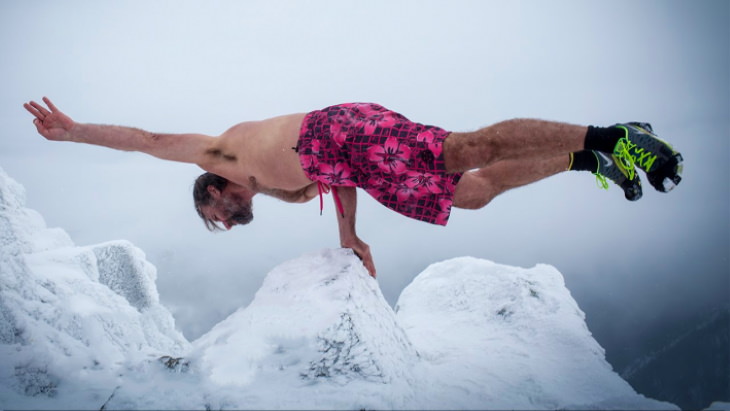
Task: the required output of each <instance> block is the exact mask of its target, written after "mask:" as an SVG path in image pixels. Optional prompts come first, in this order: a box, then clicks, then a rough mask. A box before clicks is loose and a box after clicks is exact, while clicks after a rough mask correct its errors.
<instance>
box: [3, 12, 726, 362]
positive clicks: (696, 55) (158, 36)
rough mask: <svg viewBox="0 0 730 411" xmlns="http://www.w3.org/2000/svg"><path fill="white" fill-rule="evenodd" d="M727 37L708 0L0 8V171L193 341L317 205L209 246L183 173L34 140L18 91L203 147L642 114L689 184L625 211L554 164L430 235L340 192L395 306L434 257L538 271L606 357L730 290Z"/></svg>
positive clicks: (266, 213) (332, 224)
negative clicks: (336, 133) (297, 130)
mask: <svg viewBox="0 0 730 411" xmlns="http://www.w3.org/2000/svg"><path fill="white" fill-rule="evenodd" d="M728 27H730V3H728V2H726V1H700V2H694V1H642V2H633V1H606V2H583V1H560V2H542V1H526V2H490V1H415V0H414V1H387V0H374V1H368V2H347V1H343V2H334V1H293V0H291V1H240V2H233V1H230V2H181V1H174V2H163V1H157V2H144V1H137V2H132V1H129V2H118V3H108V2H91V1H88V2H82V1H76V2H74V1H67V2H50V1H49V2H41V1H22V2H21V1H6V2H2V3H0V34H1V35H0V52H1V53H2V54H1V55H2V60H3V64H1V65H0V79H1V80H0V81H2V90H3V91H2V93H0V120H1V121H2V124H3V125H4V129H3V132H2V133H3V135H2V138H0V167H2V168H3V169H4V170H5V171H6V172H7V173H8V174H9V175H10V176H11V177H13V178H14V179H16V180H18V181H19V182H20V183H21V184H23V185H24V186H25V187H26V189H27V194H28V206H29V207H30V208H33V209H36V210H38V211H39V212H40V213H41V214H42V215H43V216H44V217H45V218H46V220H47V223H48V225H49V226H52V227H62V228H63V229H65V230H66V231H67V232H68V233H69V234H70V235H71V237H72V239H73V240H74V241H75V242H76V243H77V244H79V245H85V244H91V243H98V242H103V241H108V240H112V239H127V240H130V241H132V242H133V243H134V244H135V245H137V246H139V247H141V248H142V249H143V250H145V252H146V253H147V257H148V259H149V260H150V261H152V262H153V263H154V264H155V265H156V266H157V268H158V281H157V284H158V288H159V291H160V294H161V299H162V302H163V304H165V305H166V306H167V307H169V308H170V309H171V311H172V312H173V313H174V315H175V317H176V320H177V324H178V326H179V327H180V328H181V329H182V330H183V332H184V333H185V335H186V336H187V337H188V338H190V339H193V338H196V337H197V336H199V335H200V334H202V333H204V332H206V331H208V330H209V328H210V327H211V326H212V325H213V324H215V323H216V322H218V321H220V320H221V319H222V318H224V317H225V316H227V315H228V314H230V313H231V312H232V311H234V310H235V309H237V308H238V307H240V306H243V305H246V304H248V302H250V300H251V299H252V297H253V294H254V293H255V292H256V290H257V289H258V287H259V286H260V284H261V281H262V279H263V276H264V275H265V274H266V273H267V272H268V271H269V270H270V269H271V268H273V267H274V266H276V265H277V264H279V263H281V262H284V261H286V260H288V259H291V258H295V257H297V256H299V255H301V254H303V253H306V252H311V251H317V250H319V249H321V248H325V247H337V246H339V239H338V236H337V226H336V221H335V214H334V210H335V208H334V205H333V204H332V200H331V199H329V198H326V199H325V211H324V215H323V216H321V217H320V216H319V210H318V201H312V202H310V203H307V204H305V205H291V204H285V203H282V202H279V201H277V200H274V199H270V198H260V197H257V198H256V199H255V200H254V213H255V220H254V222H253V223H252V224H250V225H249V226H247V227H238V228H236V229H234V230H233V231H231V232H227V233H222V234H211V233H209V232H207V231H206V230H205V229H204V227H203V224H202V223H201V222H200V221H199V219H198V217H197V215H196V213H195V211H194V210H193V207H192V198H191V188H192V182H193V180H194V178H195V177H196V176H197V175H199V174H200V173H201V170H199V169H198V168H197V167H195V166H193V165H188V164H180V163H171V162H165V161H161V160H158V159H155V158H153V157H150V156H147V155H145V154H140V153H125V152H120V151H113V150H109V149H105V148H100V147H93V146H84V145H79V144H73V143H52V142H48V141H45V140H44V139H43V138H42V137H40V136H38V135H37V134H36V132H35V129H34V127H33V126H32V124H31V116H30V115H29V114H28V113H26V112H25V111H24V109H23V108H22V103H23V102H25V101H28V100H31V99H35V100H37V101H39V100H40V98H41V97H42V96H44V95H45V96H49V97H50V98H51V99H52V100H53V101H54V102H55V103H56V105H57V106H58V107H59V108H60V109H61V110H62V111H64V112H66V113H67V114H68V115H70V116H71V117H72V118H74V119H75V120H76V121H80V122H92V123H104V124H119V125H127V126H134V127H139V128H143V129H147V130H151V131H159V132H196V133H204V134H210V135H218V134H220V133H222V132H223V131H225V130H226V129H227V128H229V127H230V126H232V125H234V124H236V123H238V122H241V121H247V120H257V119H262V118H268V117H273V116H276V115H280V114H286V113H291V112H308V111H311V110H315V109H319V108H322V107H325V106H328V105H332V104H337V103H342V102H351V101H372V102H378V103H380V104H383V105H385V106H386V107H388V108H391V109H393V110H395V111H398V112H400V113H402V114H404V115H405V116H407V117H409V118H410V119H411V120H414V121H418V122H421V123H426V124H433V125H437V126H440V127H443V128H446V129H448V130H453V131H465V130H473V129H476V128H479V127H482V126H486V125H488V124H491V123H494V122H497V121H500V120H505V119H508V118H514V117H535V118H543V119H550V120H560V121H566V122H572V123H576V124H585V125H588V124H594V125H610V124H614V123H617V122H626V121H649V122H651V123H652V124H653V126H654V130H655V131H656V132H657V133H658V134H659V135H660V137H662V138H664V139H666V140H668V141H670V142H671V143H673V144H674V146H675V147H676V148H677V149H678V150H680V151H681V152H682V154H683V155H684V158H685V173H684V180H683V182H682V184H680V186H679V187H678V188H677V189H676V190H675V191H673V192H671V193H669V194H662V193H657V192H655V191H654V190H653V189H652V188H651V186H650V185H649V184H648V183H646V181H645V184H644V198H642V199H641V200H640V201H638V202H636V203H630V202H628V201H626V200H625V199H624V197H623V193H622V192H621V190H620V189H619V188H618V187H615V186H612V187H611V189H610V190H609V191H605V192H604V191H603V190H600V189H598V188H597V187H596V183H595V179H594V177H593V176H592V175H591V174H589V173H576V172H570V173H564V174H561V175H558V176H555V177H552V178H550V179H547V180H545V181H542V182H540V183H537V184H535V185H532V186H529V187H524V188H520V189H516V190H514V191H511V192H508V193H506V194H504V195H503V196H501V197H499V198H497V199H496V200H495V201H493V202H492V204H490V205H489V206H487V208H485V209H482V210H479V211H465V210H454V212H453V213H452V217H451V220H450V223H449V225H448V226H447V227H446V228H442V227H436V226H429V225H427V224H424V223H420V222H417V221H411V220H409V219H407V218H405V217H402V216H400V215H398V214H396V213H394V212H392V211H389V210H388V209H386V208H385V207H382V206H380V205H379V204H377V203H376V202H375V201H374V200H372V199H371V198H370V197H369V196H368V195H367V194H366V193H364V192H362V191H361V192H359V196H358V198H359V202H358V233H359V235H360V237H361V238H362V239H363V240H364V241H366V242H368V243H369V244H370V246H371V247H372V252H373V255H374V259H375V263H376V266H377V267H378V274H379V279H378V281H379V283H380V286H381V287H382V289H383V292H384V294H385V296H386V298H388V300H389V302H391V304H395V302H396V300H397V297H398V295H399V293H400V291H401V290H402V289H403V287H404V286H406V285H407V284H408V283H409V282H410V281H411V280H412V279H413V277H414V276H415V275H417V274H418V273H419V272H421V271H422V270H423V269H424V268H426V267H427V266H428V265H429V264H431V263H434V262H438V261H441V260H444V259H448V258H452V257H457V256H465V255H470V256H474V257H478V258H485V259H489V260H493V261H495V262H498V263H502V264H512V265H519V266H524V267H531V266H533V265H534V264H537V263H547V264H552V265H554V266H555V267H557V268H558V269H559V270H560V271H561V272H562V273H563V275H564V276H565V278H566V283H567V286H568V288H569V289H570V290H571V292H572V293H573V295H574V297H575V298H576V300H577V301H578V303H579V304H580V306H581V308H582V309H583V310H584V311H586V313H587V317H588V323H589V326H590V327H591V330H592V331H593V332H594V334H595V335H596V337H597V339H598V341H599V342H600V343H601V344H602V345H603V346H604V347H606V348H607V349H608V354H609V356H611V355H618V354H620V351H621V350H629V351H630V347H631V346H632V344H639V342H638V341H639V340H640V339H641V338H644V337H646V333H647V332H650V331H651V330H653V329H656V328H658V327H664V326H666V325H667V324H672V323H675V322H678V321H680V320H682V319H684V318H686V317H687V316H689V315H690V314H693V313H702V312H705V311H706V310H708V309H710V308H712V307H715V306H717V305H719V304H722V303H723V302H727V301H729V300H730V279H729V278H730V261H729V260H728V254H729V252H730V183H729V181H730V180H729V179H728V177H730V167H729V166H728V160H730V142H729V140H730V138H729V137H730V29H729V28H728ZM642 176H643V175H642ZM626 347H629V348H626Z"/></svg>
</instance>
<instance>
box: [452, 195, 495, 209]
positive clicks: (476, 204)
mask: <svg viewBox="0 0 730 411" xmlns="http://www.w3.org/2000/svg"><path fill="white" fill-rule="evenodd" d="M491 201H492V199H491V198H470V199H465V200H461V201H456V200H454V207H456V208H463V209H465V210H479V209H480V208H483V207H485V206H486V205H487V204H489V203H490V202H491Z"/></svg>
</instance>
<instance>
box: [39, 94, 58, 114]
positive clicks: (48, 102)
mask: <svg viewBox="0 0 730 411" xmlns="http://www.w3.org/2000/svg"><path fill="white" fill-rule="evenodd" d="M43 102H44V103H46V105H47V106H48V108H50V109H51V112H53V113H55V112H56V111H58V108H56V106H55V105H53V103H52V102H51V99H49V98H48V97H43Z"/></svg>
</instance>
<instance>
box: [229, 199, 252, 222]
mask: <svg viewBox="0 0 730 411" xmlns="http://www.w3.org/2000/svg"><path fill="white" fill-rule="evenodd" d="M224 204H225V207H226V211H227V212H228V213H229V214H230V217H229V218H228V222H229V223H231V224H234V225H246V224H248V223H250V222H251V221H252V220H253V207H252V205H251V202H250V201H249V202H245V201H244V200H243V198H242V197H241V196H238V195H233V196H232V198H231V200H229V201H226V203H224Z"/></svg>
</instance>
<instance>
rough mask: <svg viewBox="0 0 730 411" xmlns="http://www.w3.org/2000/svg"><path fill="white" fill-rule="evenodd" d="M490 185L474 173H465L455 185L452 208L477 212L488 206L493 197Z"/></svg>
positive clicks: (486, 180) (492, 189) (492, 188)
mask: <svg viewBox="0 0 730 411" xmlns="http://www.w3.org/2000/svg"><path fill="white" fill-rule="evenodd" d="M494 193H495V191H494V187H493V185H492V183H491V182H490V181H489V180H488V179H486V178H483V177H480V176H478V175H477V174H476V173H474V172H467V173H464V175H463V176H462V178H461V181H459V184H457V185H456V190H455V192H454V207H456V208H463V209H467V210H478V209H480V208H482V207H484V206H486V205H487V204H489V203H490V202H491V201H492V199H493V198H494V197H495V194H494Z"/></svg>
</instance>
